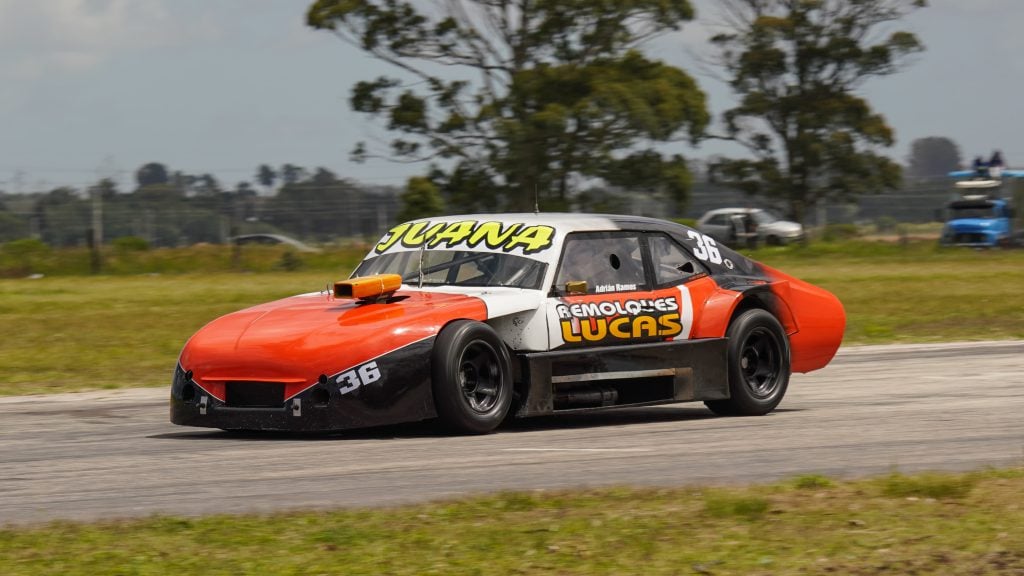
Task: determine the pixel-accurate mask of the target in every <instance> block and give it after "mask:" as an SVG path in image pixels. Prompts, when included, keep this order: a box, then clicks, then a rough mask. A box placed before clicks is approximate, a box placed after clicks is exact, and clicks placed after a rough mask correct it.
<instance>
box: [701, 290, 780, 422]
mask: <svg viewBox="0 0 1024 576" xmlns="http://www.w3.org/2000/svg"><path fill="white" fill-rule="evenodd" d="M726 336H727V337H728V338H729V354H728V357H729V395H730V398H729V399H728V400H715V401H712V402H705V404H706V405H707V407H708V408H710V409H711V411H713V412H714V413H716V414H721V415H730V416H761V415H763V414H767V413H768V412H771V411H772V410H773V409H775V407H776V406H778V405H779V402H781V401H782V397H783V396H784V395H785V394H786V388H787V386H788V385H789V373H790V364H789V339H788V338H787V337H786V332H785V330H783V329H782V325H781V324H779V321H778V320H776V319H775V317H774V316H772V315H771V314H769V313H768V312H767V311H765V310H761V309H752V310H747V311H746V312H743V313H742V314H740V315H739V316H738V317H736V319H735V320H733V322H732V324H730V325H729V330H728V331H727V332H726Z"/></svg>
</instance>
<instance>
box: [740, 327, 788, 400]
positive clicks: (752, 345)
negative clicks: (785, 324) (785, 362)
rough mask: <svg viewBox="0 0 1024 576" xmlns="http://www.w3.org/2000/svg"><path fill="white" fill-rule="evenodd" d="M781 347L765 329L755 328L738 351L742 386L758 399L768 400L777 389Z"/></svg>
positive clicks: (776, 339) (777, 340) (775, 338)
mask: <svg viewBox="0 0 1024 576" xmlns="http://www.w3.org/2000/svg"><path fill="white" fill-rule="evenodd" d="M781 368H782V346H781V344H780V342H779V339H778V338H777V337H776V336H775V334H773V333H772V332H771V331H770V330H768V329H767V328H760V327H759V328H755V329H754V330H752V331H751V332H750V334H748V335H747V338H746V340H744V341H743V347H742V348H741V349H740V373H741V374H742V375H743V384H744V385H745V386H746V387H747V389H748V390H749V391H750V393H751V395H753V396H754V397H755V398H758V399H762V400H763V399H766V398H770V397H771V396H772V394H774V393H775V392H776V391H777V390H778V388H779V374H780V373H781Z"/></svg>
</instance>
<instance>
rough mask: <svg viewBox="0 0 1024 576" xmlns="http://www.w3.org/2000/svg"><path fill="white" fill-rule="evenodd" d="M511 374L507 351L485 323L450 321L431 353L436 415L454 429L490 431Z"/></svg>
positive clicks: (503, 408)
mask: <svg viewBox="0 0 1024 576" xmlns="http://www.w3.org/2000/svg"><path fill="white" fill-rule="evenodd" d="M511 373H512V370H511V360H510V359H509V354H508V350H507V349H506V348H505V344H504V343H503V342H502V341H501V338H499V337H498V335H497V334H496V333H495V332H494V330H493V329H492V328H491V327H490V326H488V325H486V324H481V323H480V322H472V321H469V320H459V321H457V322H452V323H451V324H449V325H448V326H445V327H444V329H442V330H441V333H440V334H438V336H437V339H436V340H435V341H434V351H433V354H432V357H431V376H432V380H433V393H434V405H435V407H436V408H437V415H438V416H439V417H440V418H441V421H442V422H443V423H444V424H445V425H446V426H448V427H449V428H452V429H454V430H457V431H459V432H466V433H471V434H484V433H487V432H490V431H491V430H494V429H495V428H497V426H498V424H501V422H502V420H504V419H505V415H506V414H508V410H509V405H510V404H511V402H512V377H511Z"/></svg>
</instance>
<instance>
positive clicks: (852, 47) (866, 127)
mask: <svg viewBox="0 0 1024 576" xmlns="http://www.w3.org/2000/svg"><path fill="white" fill-rule="evenodd" d="M924 5H925V2H924V0H722V2H721V7H722V11H723V12H722V14H723V18H724V24H725V26H726V27H727V30H728V31H727V32H725V33H722V34H718V35H716V36H714V37H713V38H712V43H713V44H714V45H715V46H716V47H717V49H718V64H719V65H720V66H722V67H723V69H724V70H725V71H726V73H727V74H728V76H729V79H730V80H729V84H730V86H731V87H732V89H733V91H734V92H735V93H736V94H737V95H738V96H739V97H740V102H739V105H738V106H736V107H735V108H732V109H731V110H728V111H726V112H725V114H724V115H723V121H724V125H725V130H726V134H725V137H726V138H728V139H731V140H733V141H735V142H738V143H739V144H741V145H742V146H743V147H745V148H746V149H747V151H748V152H749V154H750V155H751V157H747V158H739V159H728V158H727V159H723V160H720V161H718V162H717V163H715V164H714V166H713V170H712V172H713V174H714V175H715V178H716V180H719V181H721V182H724V183H726V184H729V185H731V186H733V187H736V188H739V189H741V190H744V191H746V192H748V193H752V194H761V195H764V196H766V197H769V198H774V199H781V200H782V201H784V202H785V203H786V204H787V205H788V207H789V212H790V215H791V216H792V217H793V218H794V219H796V220H797V221H801V222H802V221H803V220H804V218H805V216H806V214H807V212H808V211H809V210H810V209H813V208H814V207H815V206H816V205H817V204H818V203H819V202H821V201H822V200H824V199H826V198H834V199H840V200H849V199H852V198H854V197H856V196H858V195H860V194H864V193H869V192H879V191H881V190H883V189H893V188H896V187H898V186H899V183H900V168H899V166H898V165H897V164H896V163H894V162H893V161H892V160H890V159H888V158H887V157H885V156H883V155H882V154H880V153H879V152H878V150H879V149H880V148H883V147H887V146H891V145H892V143H893V139H894V138H893V131H892V129H891V128H890V127H889V126H888V125H887V124H886V122H885V118H883V117H882V116H881V115H880V114H876V113H875V112H873V111H872V109H871V106H870V105H869V104H868V102H867V101H866V100H864V99H863V98H861V97H859V96H858V95H857V94H856V90H857V89H858V88H859V87H860V86H861V85H862V84H863V83H864V82H865V81H866V80H868V79H870V78H872V77H876V76H885V75H889V74H892V73H894V72H896V71H898V70H899V69H900V67H901V65H902V64H903V63H905V61H906V59H907V57H908V56H910V55H912V54H914V53H917V52H920V51H921V50H923V47H922V45H921V43H920V42H919V41H918V39H917V37H915V36H914V35H913V34H911V33H910V32H905V31H890V30H889V28H890V27H891V26H892V25H893V24H894V23H895V22H897V21H898V20H900V19H901V18H903V17H904V16H905V15H907V14H908V13H909V12H911V11H912V10H914V9H917V8H920V7H923V6H924Z"/></svg>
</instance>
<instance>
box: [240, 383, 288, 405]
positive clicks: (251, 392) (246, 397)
mask: <svg viewBox="0 0 1024 576" xmlns="http://www.w3.org/2000/svg"><path fill="white" fill-rule="evenodd" d="M226 384H227V386H226V388H227V404H228V406H231V407H234V408H280V407H281V406H283V405H284V384H280V383H278V382H227V383H226Z"/></svg>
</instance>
